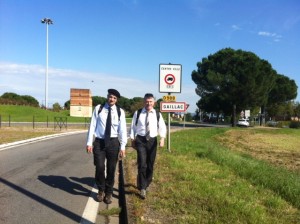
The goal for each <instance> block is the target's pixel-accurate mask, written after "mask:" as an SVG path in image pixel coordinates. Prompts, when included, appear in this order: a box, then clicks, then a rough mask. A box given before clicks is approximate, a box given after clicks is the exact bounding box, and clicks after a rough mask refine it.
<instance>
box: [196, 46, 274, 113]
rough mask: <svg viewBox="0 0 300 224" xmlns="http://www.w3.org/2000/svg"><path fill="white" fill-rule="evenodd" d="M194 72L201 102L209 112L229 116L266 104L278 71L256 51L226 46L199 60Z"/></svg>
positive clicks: (199, 103)
mask: <svg viewBox="0 0 300 224" xmlns="http://www.w3.org/2000/svg"><path fill="white" fill-rule="evenodd" d="M197 67H198V69H197V71H195V70H194V71H193V72H192V80H193V81H194V82H195V83H196V85H197V88H196V93H197V94H198V95H199V96H200V97H201V99H200V100H199V101H198V103H197V105H198V107H199V108H202V109H204V110H206V111H207V112H219V111H222V112H223V113H224V114H225V115H229V114H234V113H233V112H232V108H233V107H236V110H237V111H241V110H244V109H248V108H251V107H255V106H257V105H260V106H263V105H266V104H267V102H268V96H269V93H270V92H271V90H272V89H273V87H274V85H275V80H276V71H275V70H274V69H273V68H272V66H271V65H270V64H269V63H268V62H267V61H266V60H262V59H259V58H258V57H257V56H256V55H255V54H254V53H252V52H246V51H242V50H233V49H231V48H225V49H222V50H220V51H218V52H217V53H215V54H213V55H209V56H208V57H207V58H203V59H202V62H198V63H197Z"/></svg>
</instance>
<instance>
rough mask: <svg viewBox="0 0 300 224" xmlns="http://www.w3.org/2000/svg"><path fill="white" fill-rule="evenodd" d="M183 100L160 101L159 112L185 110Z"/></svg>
mask: <svg viewBox="0 0 300 224" xmlns="http://www.w3.org/2000/svg"><path fill="white" fill-rule="evenodd" d="M185 110H186V105H185V102H163V101H161V102H160V111H161V112H185Z"/></svg>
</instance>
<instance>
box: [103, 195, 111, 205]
mask: <svg viewBox="0 0 300 224" xmlns="http://www.w3.org/2000/svg"><path fill="white" fill-rule="evenodd" d="M104 202H105V203H106V204H111V202H112V195H111V194H106V195H105V197H104Z"/></svg>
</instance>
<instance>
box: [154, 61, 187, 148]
mask: <svg viewBox="0 0 300 224" xmlns="http://www.w3.org/2000/svg"><path fill="white" fill-rule="evenodd" d="M181 73H182V66H181V65H180V64H171V63H169V64H159V92H160V93H168V95H167V96H164V97H163V101H165V102H163V103H166V101H167V102H174V101H176V97H175V96H171V93H180V92H181ZM184 105H185V103H184ZM166 107H168V108H163V104H162V102H161V104H160V112H168V139H167V141H168V151H169V152H171V128H170V126H171V118H170V117H171V115H170V112H174V110H173V108H175V111H176V110H178V108H179V107H182V105H178V104H176V103H175V104H171V105H166ZM176 108H177V109H176Z"/></svg>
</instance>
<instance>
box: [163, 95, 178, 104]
mask: <svg viewBox="0 0 300 224" xmlns="http://www.w3.org/2000/svg"><path fill="white" fill-rule="evenodd" d="M163 101H166V102H171V101H173V102H175V101H176V96H174V95H173V96H171V95H166V96H163Z"/></svg>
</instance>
